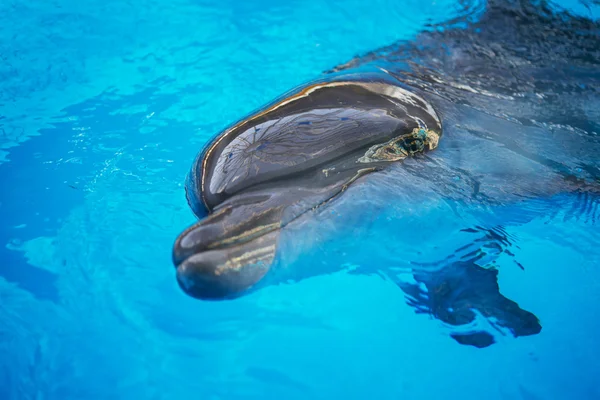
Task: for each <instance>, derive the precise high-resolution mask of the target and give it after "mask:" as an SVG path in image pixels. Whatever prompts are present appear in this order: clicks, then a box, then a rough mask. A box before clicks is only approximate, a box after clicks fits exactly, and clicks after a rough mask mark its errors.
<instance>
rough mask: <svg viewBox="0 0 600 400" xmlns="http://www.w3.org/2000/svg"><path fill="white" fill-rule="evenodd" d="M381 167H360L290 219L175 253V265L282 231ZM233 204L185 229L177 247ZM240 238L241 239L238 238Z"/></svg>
mask: <svg viewBox="0 0 600 400" xmlns="http://www.w3.org/2000/svg"><path fill="white" fill-rule="evenodd" d="M380 169H381V167H370V168H362V169H359V170H358V171H357V173H356V174H355V175H354V176H353V177H352V178H350V179H349V180H348V181H347V182H346V183H345V184H344V185H342V186H341V187H340V189H339V190H338V191H337V192H335V193H333V194H332V195H331V196H329V197H328V198H326V199H325V200H323V201H321V202H320V203H317V204H315V205H314V206H312V207H309V208H307V209H305V210H303V211H301V212H298V213H297V214H296V215H294V216H293V217H292V218H290V219H289V220H286V221H283V220H282V221H280V222H279V223H273V224H267V225H261V226H259V227H257V228H254V229H252V230H250V232H251V233H250V234H248V231H246V232H244V233H242V234H239V235H236V236H233V237H226V238H224V239H222V240H218V241H216V242H214V243H211V244H209V245H207V246H206V247H205V248H204V249H203V250H201V251H199V252H196V253H192V254H190V255H188V256H186V257H184V258H181V259H177V258H176V257H175V255H173V264H174V265H175V269H178V268H179V267H180V266H181V265H182V264H184V263H185V262H186V261H188V260H189V259H190V258H192V257H194V256H195V255H197V254H201V253H203V252H206V251H211V250H220V249H227V248H233V247H235V246H241V245H244V244H246V243H248V242H251V241H253V240H256V239H258V238H260V237H263V236H265V235H267V234H269V233H272V232H275V231H278V230H279V231H280V230H282V229H283V228H285V227H286V226H287V225H289V224H290V223H292V222H293V221H295V220H297V219H298V218H300V217H302V216H303V215H305V214H307V213H308V212H310V211H315V210H317V209H318V208H321V207H323V206H325V205H326V204H328V203H329V202H331V201H332V200H333V199H335V198H336V197H338V196H339V195H341V194H342V193H343V192H344V191H346V189H348V187H349V186H350V185H351V184H352V183H354V182H355V181H356V180H357V179H359V178H361V177H362V176H364V175H367V174H369V173H371V172H375V171H378V170H380ZM231 208H232V207H231V206H228V207H225V208H223V209H221V210H218V211H217V212H216V213H214V214H210V215H209V216H208V217H206V218H204V219H202V220H200V221H197V222H196V223H195V224H193V225H192V226H190V227H189V228H187V229H186V230H185V231H183V232H182V233H181V234H180V235H179V237H178V238H177V241H176V242H175V247H177V245H178V244H179V242H180V241H181V239H182V238H183V237H185V235H186V234H187V233H188V232H190V231H193V230H194V229H196V228H198V227H200V226H202V225H203V224H205V223H206V221H207V219H209V218H214V217H216V216H219V215H221V214H223V213H226V212H227V211H230V210H231ZM237 239H239V240H237Z"/></svg>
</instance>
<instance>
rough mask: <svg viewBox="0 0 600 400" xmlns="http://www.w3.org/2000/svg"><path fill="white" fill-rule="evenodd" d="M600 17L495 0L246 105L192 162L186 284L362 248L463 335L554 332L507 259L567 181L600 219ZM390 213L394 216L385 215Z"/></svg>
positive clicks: (311, 266) (217, 287)
mask: <svg viewBox="0 0 600 400" xmlns="http://www.w3.org/2000/svg"><path fill="white" fill-rule="evenodd" d="M599 32H600V30H599V25H598V23H597V22H595V21H592V20H589V19H584V18H581V17H574V16H571V15H568V14H566V13H557V12H556V11H555V10H552V9H551V8H550V7H548V6H547V5H546V4H545V3H543V2H542V3H537V2H535V3H534V2H528V1H507V2H500V1H490V2H489V3H488V4H487V8H486V11H485V12H484V13H483V14H482V15H481V16H480V18H479V19H478V20H477V21H474V22H470V21H462V20H461V21H451V22H449V23H446V24H442V25H440V26H435V27H432V28H431V29H428V30H427V31H424V32H422V33H420V34H419V35H417V37H416V38H415V39H414V40H411V41H403V42H399V43H395V44H392V45H389V46H386V47H385V48H382V49H379V50H375V51H372V52H369V53H367V54H365V55H362V56H359V57H356V58H354V59H352V60H350V61H348V62H345V63H342V64H340V65H338V66H337V67H335V68H333V69H332V70H330V71H328V72H327V73H325V74H324V75H323V76H322V77H321V79H319V80H315V81H314V82H309V83H306V84H304V85H301V86H300V87H298V88H296V89H294V90H292V91H290V92H289V93H287V94H285V95H283V96H281V97H280V98H278V99H276V100H275V101H273V102H272V103H270V104H268V105H266V106H264V107H263V108H261V109H259V110H256V111H255V112H253V113H251V114H250V115H248V116H247V117H245V118H243V119H241V120H240V121H238V122H237V123H235V124H233V125H232V126H231V127H229V128H227V129H226V130H224V131H223V132H221V133H220V134H219V135H217V136H216V137H215V138H214V139H213V140H211V141H210V143H208V144H207V146H206V147H205V149H204V150H203V151H202V152H200V154H199V156H198V157H197V159H196V160H195V161H194V163H193V166H192V169H191V171H190V174H189V176H188V183H187V188H186V190H187V197H188V200H189V203H190V206H191V207H192V209H193V210H194V212H195V213H196V215H197V216H198V217H199V218H201V219H200V221H199V222H198V223H196V224H194V225H193V226H191V227H190V228H188V229H186V230H185V231H184V232H183V233H182V234H181V235H180V236H179V238H178V239H177V241H176V243H175V246H174V250H173V261H174V264H175V265H176V267H177V278H178V282H179V284H180V286H181V287H182V289H183V290H184V291H185V292H187V293H188V294H190V295H191V296H194V297H197V298H200V299H230V298H235V297H238V296H242V295H244V294H246V293H249V292H251V291H252V290H257V289H259V288H260V287H263V286H264V285H268V284H274V283H278V282H284V281H286V280H288V279H290V278H291V279H294V280H298V279H303V278H306V277H309V276H313V275H318V274H325V273H329V272H332V271H335V270H340V269H343V268H344V267H343V266H342V265H343V264H344V263H343V262H342V261H341V260H340V259H339V256H338V254H342V252H341V251H338V250H339V249H340V248H341V247H342V246H345V245H347V248H349V249H350V250H349V251H350V252H351V253H352V257H351V259H353V260H354V261H356V262H358V261H357V260H362V262H361V266H360V267H359V268H355V269H354V270H353V273H375V272H376V273H379V274H382V275H385V276H386V277H388V278H389V279H392V280H393V281H394V282H395V283H396V284H397V285H398V286H399V287H400V288H401V289H402V290H403V291H404V292H405V293H406V295H407V297H408V299H409V300H408V302H409V304H410V305H411V306H412V307H414V308H415V310H417V311H418V312H425V313H428V314H429V315H432V316H433V317H435V318H437V319H439V320H441V321H443V322H444V323H446V324H447V325H449V326H451V327H456V328H457V329H456V330H452V331H451V333H450V335H449V336H450V337H452V338H453V339H454V340H455V341H456V342H458V343H460V344H464V345H471V346H475V347H487V346H489V345H491V344H493V343H494V342H495V341H496V340H495V337H496V335H497V332H499V331H502V332H509V333H510V334H511V335H512V336H515V337H518V336H527V335H535V334H537V333H539V332H540V331H541V329H542V326H541V323H540V321H539V320H538V318H537V317H536V316H535V314H534V313H533V312H532V311H528V310H523V309H521V308H520V307H519V305H518V304H517V302H515V301H513V300H511V299H508V298H507V297H505V296H504V295H502V294H501V288H500V287H499V285H498V279H497V276H498V270H497V268H496V267H497V266H496V264H495V263H496V260H497V259H498V257H499V256H500V255H502V254H504V255H509V256H512V253H511V246H512V245H513V244H514V240H513V239H512V238H510V235H509V234H508V233H506V230H505V228H504V227H505V226H508V225H514V224H520V223H523V222H527V221H530V220H532V219H534V218H538V217H540V216H543V215H544V213H546V212H547V211H548V210H549V207H548V206H547V204H551V203H552V202H554V201H556V199H557V198H559V197H560V196H563V195H567V196H568V195H570V194H577V195H578V196H580V197H579V200H581V201H584V202H585V203H586V206H585V207H582V208H581V210H584V211H582V212H583V213H584V214H586V215H585V217H586V221H589V222H590V223H592V224H595V223H596V219H597V218H598V214H599V209H600V207H598V204H599V193H600V190H599V187H600V104H599V96H598V91H599V89H600V73H599V72H598V71H600V34H599ZM534 203H535V204H539V206H535V207H533V206H531V204H534ZM439 210H447V212H445V213H440V212H439ZM514 210H517V211H516V212H514ZM508 211H510V212H508ZM376 215H386V216H387V217H386V218H387V220H389V221H392V222H390V223H388V224H387V225H385V224H383V225H377V228H373V226H376V224H378V223H380V222H377V221H379V220H378V219H377V218H378V217H376ZM374 216H375V217H374ZM340 217H341V218H340ZM376 220H377V221H376ZM384 229H389V231H388V232H386V233H385V234H384V233H383V230H384ZM348 232H352V235H350V236H348ZM345 236H348V238H347V239H346V238H345ZM344 243H346V244H344ZM336 246H337V247H336ZM434 247H435V248H437V250H435V251H433V250H432V249H433V248H434ZM390 248H393V249H394V250H393V251H392V252H391V253H392V254H396V255H395V256H394V257H392V258H393V260H392V259H390V256H389V254H390V251H389V249H390ZM365 249H369V250H368V251H367V250H365ZM427 249H429V250H427ZM440 249H445V250H443V251H445V252H446V253H447V256H443V257H442V258H441V259H439V255H440V254H441V252H443V251H442V250H440ZM394 252H395V253H394ZM367 253H368V254H367ZM309 255H312V257H313V258H312V260H315V258H314V257H320V261H321V262H320V263H318V265H317V266H315V263H314V262H309V261H307V260H308V259H309ZM435 257H438V258H437V259H434V258H435ZM515 265H517V266H518V267H520V268H523V265H521V264H520V263H519V262H518V261H517V260H515ZM477 318H483V319H484V320H486V321H487V326H480V325H477V326H475V327H473V324H474V321H475V320H476V319H477Z"/></svg>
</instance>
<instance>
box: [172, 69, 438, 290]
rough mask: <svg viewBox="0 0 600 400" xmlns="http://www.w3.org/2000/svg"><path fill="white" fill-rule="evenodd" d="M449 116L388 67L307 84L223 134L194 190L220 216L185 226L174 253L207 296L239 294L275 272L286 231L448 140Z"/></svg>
mask: <svg viewBox="0 0 600 400" xmlns="http://www.w3.org/2000/svg"><path fill="white" fill-rule="evenodd" d="M441 130H442V129H441V125H440V121H439V118H438V116H437V114H436V113H435V111H434V110H433V108H431V106H430V105H429V104H428V103H427V102H426V101H425V100H423V99H422V98H420V97H418V96H416V95H415V94H413V93H411V92H409V91H407V90H405V89H403V88H402V87H401V86H399V82H398V81H397V80H396V79H395V78H393V77H390V76H389V75H387V74H381V73H380V74H364V73H363V74H357V75H343V76H341V77H336V78H333V79H328V80H326V81H323V82H314V83H311V84H308V85H305V86H302V87H300V88H298V89H296V90H294V91H293V92H292V93H289V94H288V95H286V96H284V97H283V98H281V99H279V100H277V101H275V102H273V103H272V104H270V105H269V106H267V107H264V108H263V109H261V110H260V111H258V112H256V113H254V114H252V115H251V116H249V117H248V118H245V119H244V120H242V121H240V122H239V123H237V124H235V125H234V126H232V127H231V128H229V129H227V130H226V131H225V132H223V133H222V134H220V135H219V136H218V137H217V138H215V139H214V140H213V141H212V143H210V144H209V145H208V146H207V148H206V149H205V151H204V152H202V153H201V155H200V157H198V158H197V159H196V162H195V163H194V166H193V168H192V172H191V174H190V179H189V187H188V196H189V197H190V198H191V201H190V203H192V204H193V205H194V208H195V209H196V212H197V213H198V214H201V213H202V212H203V211H204V210H202V208H204V209H206V210H208V211H209V212H210V213H211V215H210V216H209V217H207V218H205V219H203V220H201V221H200V222H199V223H197V224H195V225H194V226H192V227H191V228H189V229H187V230H186V231H185V232H184V233H182V234H181V235H180V236H179V238H178V239H177V242H176V243H175V248H174V255H173V259H174V262H175V264H176V265H177V278H178V281H179V283H180V284H181V287H182V288H183V289H184V290H185V291H186V292H187V293H189V294H190V295H192V296H194V297H198V298H204V299H208V298H227V297H235V296H238V295H240V294H241V293H243V292H245V291H246V290H247V289H248V288H250V287H251V286H253V285H254V284H255V283H257V282H258V281H259V280H260V279H261V278H262V277H263V275H264V274H265V273H266V272H267V271H268V270H269V268H270V266H271V264H272V262H273V258H274V256H275V253H276V247H277V241H278V237H279V230H280V229H281V228H283V227H285V226H286V225H288V224H289V223H290V222H293V221H294V220H296V219H297V218H298V217H300V216H301V215H303V214H305V213H306V212H308V211H310V210H311V209H314V208H316V207H319V206H322V205H323V204H326V203H327V202H329V201H330V200H332V199H333V198H334V197H336V196H338V195H339V194H341V193H342V192H343V191H344V190H346V188H347V187H348V186H349V185H351V184H352V183H353V182H355V181H356V180H357V179H359V178H360V177H362V176H365V175H367V174H370V173H373V172H375V171H378V170H381V169H383V168H384V167H385V166H386V165H388V164H390V163H392V162H396V161H399V160H402V159H405V158H406V157H408V156H411V155H413V154H416V153H423V152H428V151H430V150H433V149H435V148H436V147H437V146H438V142H439V140H440V135H441Z"/></svg>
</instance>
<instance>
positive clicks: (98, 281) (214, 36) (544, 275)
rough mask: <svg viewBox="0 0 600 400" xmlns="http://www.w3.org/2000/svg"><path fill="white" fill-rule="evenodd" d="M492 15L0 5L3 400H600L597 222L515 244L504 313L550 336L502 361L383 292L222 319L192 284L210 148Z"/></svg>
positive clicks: (371, 280)
mask: <svg viewBox="0 0 600 400" xmlns="http://www.w3.org/2000/svg"><path fill="white" fill-rule="evenodd" d="M563 6H565V7H567V6H568V7H571V10H572V11H573V12H575V13H579V14H581V15H586V16H590V15H591V16H592V17H594V18H597V17H598V14H599V13H598V11H597V10H598V8H597V6H596V7H595V8H594V6H593V5H592V4H591V3H590V4H585V3H577V4H566V3H565V4H563ZM484 9H485V3H484V2H478V1H471V2H453V1H446V0H443V1H426V2H421V1H416V0H411V1H402V2H392V1H389V0H373V1H369V2H359V1H345V2H341V1H333V2H332V1H330V2H325V1H322V0H308V1H303V2H287V3H286V4H280V2H268V1H249V2H241V1H229V2H219V3H216V2H215V3H208V2H199V1H184V0H180V1H171V2H163V1H159V0H152V1H150V0H145V1H137V2H127V3H125V2H120V1H119V2H118V1H96V0H88V1H85V2H69V1H62V2H48V1H29V2H25V3H24V2H21V1H13V0H4V1H3V2H1V3H0V22H1V23H0V38H1V39H2V40H0V57H1V60H2V64H1V65H0V77H1V78H2V79H1V80H0V132H2V135H1V136H0V148H1V149H2V150H1V151H0V180H1V182H2V194H1V197H0V218H1V220H2V222H3V223H2V226H1V230H0V240H1V242H2V243H3V244H4V246H3V247H2V249H1V250H0V259H1V265H0V321H1V322H0V398H1V399H5V398H6V399H108V398H110V399H120V398H123V399H130V398H136V399H137V398H140V399H189V398H199V399H259V398H260V399H265V398H266V399H271V398H273V399H279V398H290V399H305V398H314V399H331V398H348V399H365V398H374V397H377V398H382V399H429V398H431V399H440V398H457V399H480V398H490V399H513V398H517V399H519V398H522V399H572V398H576V399H594V398H600V385H599V384H598V382H597V374H598V373H597V371H600V362H599V361H598V359H597V354H600V339H599V338H598V334H597V333H598V331H599V329H600V323H599V322H598V317H599V315H600V305H599V304H600V294H599V293H600V291H599V288H600V274H599V273H598V266H600V252H599V251H598V250H597V247H598V243H599V239H600V236H599V234H598V225H597V223H596V222H595V221H593V220H592V218H591V217H590V218H585V216H586V215H591V216H592V217H593V216H594V215H597V214H598V213H597V211H594V210H591V211H589V212H585V213H581V214H583V215H584V217H582V218H573V217H570V216H571V215H572V214H573V213H572V212H571V211H572V208H573V207H576V206H577V204H576V203H573V204H570V205H569V207H568V208H566V209H565V210H561V209H558V210H556V212H555V213H554V214H553V216H552V217H551V218H550V217H549V218H545V219H544V218H542V219H536V220H534V221H532V222H530V223H528V224H526V225H524V226H519V227H514V228H508V229H509V232H507V235H508V236H510V237H511V243H512V247H511V249H510V251H511V253H512V254H513V256H512V257H509V256H503V257H501V258H500V259H499V260H498V261H497V263H498V264H499V265H500V266H504V268H500V270H501V273H500V276H499V281H500V286H501V288H502V293H503V294H505V295H506V296H507V297H509V298H511V299H513V300H515V301H517V302H518V303H519V305H520V306H522V307H523V308H524V309H527V310H535V314H536V315H537V316H538V317H539V318H540V320H541V321H542V325H543V330H542V332H541V333H540V334H539V335H535V336H530V337H520V338H518V339H515V338H513V337H508V336H507V337H505V338H501V340H499V343H497V344H496V345H494V346H490V347H489V348H485V349H477V348H474V347H468V346H459V345H457V344H456V342H454V341H452V340H451V339H449V337H448V334H447V330H446V327H445V326H444V325H443V323H441V322H440V321H438V320H436V319H433V318H430V317H428V316H427V315H424V314H416V313H415V311H414V309H413V308H411V307H409V306H408V305H407V302H406V298H405V294H404V293H403V292H402V291H401V290H399V289H398V287H397V286H396V285H395V284H393V283H392V282H389V281H388V280H386V279H382V278H381V277H380V276H378V275H377V274H373V275H355V274H349V273H347V272H337V273H333V274H326V275H321V276H317V277H313V278H310V279H306V280H303V281H300V282H297V283H294V284H286V285H278V286H272V287H268V288H265V289H264V290H261V291H258V292H256V293H254V294H252V295H250V296H247V297H243V298H240V299H237V300H235V301H231V302H218V303H207V302H200V301H197V300H194V299H191V298H189V297H187V296H185V295H184V294H183V293H182V292H181V290H180V289H179V288H178V287H177V284H176V281H175V279H174V269H173V267H172V263H171V246H172V244H173V240H174V239H175V237H176V236H177V234H178V233H179V232H180V231H181V229H182V228H183V227H185V226H188V225H189V224H190V223H192V222H193V221H194V217H193V215H192V212H191V210H189V208H188V206H187V203H186V200H185V195H184V189H183V185H184V178H185V175H186V173H187V171H188V169H189V167H190V164H191V162H192V160H193V158H194V156H195V155H196V153H197V152H198V151H199V150H200V148H201V147H202V146H203V145H204V144H205V143H206V142H207V140H208V139H209V138H211V137H212V136H213V135H214V134H215V133H217V132H218V131H220V130H221V129H222V128H223V127H225V126H227V125H228V124H230V123H231V122H234V121H235V120H237V119H238V118H240V117H241V116H243V115H245V114H247V113H248V112H250V111H251V110H253V109H255V108H257V107H259V106H261V105H262V104H264V103H266V102H268V101H269V100H271V99H272V98H273V97H275V96H277V95H279V94H280V93H282V92H284V91H286V90H288V89H290V88H291V87H293V86H295V85H297V84H299V83H302V82H304V81H306V80H309V79H312V78H315V77H318V76H319V75H320V74H321V73H322V71H325V70H327V69H329V68H331V67H332V66H334V65H337V64H339V63H341V62H345V61H347V60H348V59H350V58H352V57H353V56H354V55H356V54H360V53H364V52H367V51H369V50H372V49H374V48H377V47H381V46H384V45H386V44H388V43H390V42H393V41H397V40H402V39H404V40H410V39H411V38H413V37H414V36H415V35H416V34H417V33H418V32H420V31H421V30H423V29H428V27H429V26H431V25H432V24H435V23H440V22H443V21H448V20H453V19H455V18H458V17H460V18H458V19H459V20H461V21H465V20H466V21H468V20H469V19H477V18H478V16H479V15H480V14H481V13H482V12H483V11H484ZM440 220H443V218H442V216H440ZM382 229H383V228H382ZM383 234H384V232H382V235H383ZM385 234H388V233H385ZM389 234H391V233H389ZM367 250H368V249H367ZM367 250H365V251H367ZM390 251H392V250H390ZM440 256H441V255H440ZM311 257H312V258H311V259H310V260H307V262H311V263H313V264H316V265H318V263H320V262H324V260H320V259H319V258H318V255H311ZM514 260H518V262H519V263H520V264H521V265H522V266H523V267H524V269H523V270H522V269H521V268H518V266H516V264H515V263H514ZM355 261H356V260H353V259H352V257H351V256H346V255H345V254H344V255H343V256H340V260H339V261H338V262H339V263H353V262H355ZM328 262H332V261H331V260H328Z"/></svg>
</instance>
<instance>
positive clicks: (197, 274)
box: [173, 223, 279, 300]
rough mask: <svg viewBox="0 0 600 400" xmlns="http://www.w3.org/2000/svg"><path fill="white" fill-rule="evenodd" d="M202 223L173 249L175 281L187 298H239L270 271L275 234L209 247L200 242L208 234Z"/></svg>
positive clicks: (192, 228)
mask: <svg viewBox="0 0 600 400" xmlns="http://www.w3.org/2000/svg"><path fill="white" fill-rule="evenodd" d="M204 228H205V226H203V225H202V223H199V224H196V225H194V226H192V227H191V228H190V229H188V230H186V231H185V232H183V233H182V234H181V235H180V236H179V237H178V238H177V240H176V242H175V245H174V247H173V263H174V264H175V266H176V268H177V282H178V284H179V286H180V287H181V289H182V290H183V291H184V292H185V293H187V294H188V295H190V296H192V297H194V298H197V299H202V300H220V299H229V298H235V297H239V296H241V295H242V294H244V293H246V292H247V291H248V290H249V289H250V288H251V287H253V286H254V285H255V284H256V283H258V282H259V281H260V280H261V279H262V278H263V277H264V276H265V274H266V273H267V272H268V271H269V269H270V267H271V264H272V263H273V259H274V256H275V250H276V245H277V238H278V236H279V232H278V231H273V232H269V233H267V234H265V235H262V236H259V237H257V238H255V239H253V240H250V241H246V242H242V243H238V244H235V245H231V246H224V247H216V248H210V243H208V245H207V242H206V241H202V240H200V239H201V238H202V237H206V234H207V232H206V231H204V232H203V229H204Z"/></svg>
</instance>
